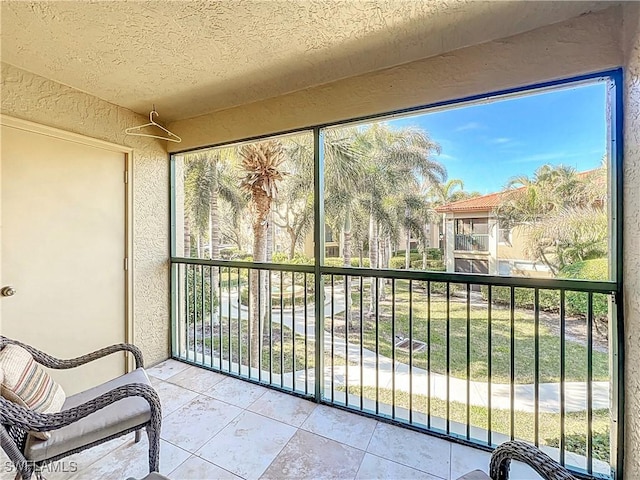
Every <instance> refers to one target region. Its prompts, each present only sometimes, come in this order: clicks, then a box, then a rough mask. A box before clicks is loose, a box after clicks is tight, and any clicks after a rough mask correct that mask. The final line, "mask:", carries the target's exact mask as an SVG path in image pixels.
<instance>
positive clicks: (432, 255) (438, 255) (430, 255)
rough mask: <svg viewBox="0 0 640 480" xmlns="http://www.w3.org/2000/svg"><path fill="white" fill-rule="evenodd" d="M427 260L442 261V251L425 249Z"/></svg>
mask: <svg viewBox="0 0 640 480" xmlns="http://www.w3.org/2000/svg"><path fill="white" fill-rule="evenodd" d="M427 260H442V250H440V249H439V248H427Z"/></svg>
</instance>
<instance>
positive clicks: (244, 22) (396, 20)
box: [0, 0, 612, 122]
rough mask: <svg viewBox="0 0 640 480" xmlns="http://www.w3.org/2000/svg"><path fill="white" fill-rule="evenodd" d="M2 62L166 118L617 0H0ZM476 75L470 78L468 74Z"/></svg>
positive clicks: (432, 51)
mask: <svg viewBox="0 0 640 480" xmlns="http://www.w3.org/2000/svg"><path fill="white" fill-rule="evenodd" d="M0 4H1V8H2V25H1V26H2V30H1V32H0V39H1V41H2V50H1V53H2V56H1V59H2V61H3V62H6V63H9V64H12V65H15V66H17V67H20V68H22V69H25V70H28V71H31V72H33V73H36V74H38V75H41V76H44V77H46V78H50V79H53V80H55V81H57V82H60V83H63V84H66V85H69V86H71V87H74V88H76V89H79V90H82V91H85V92H87V93H90V94H92V95H95V96H98V97H100V98H102V99H104V100H107V101H110V102H112V103H115V104H117V105H121V106H124V107H126V108H129V109H131V110H134V111H136V112H139V113H148V111H149V109H150V107H151V105H152V104H155V105H156V108H157V110H158V111H159V112H160V114H161V118H160V120H161V121H165V122H166V121H168V120H176V119H182V118H188V117H193V116H196V115H200V114H204V113H208V112H212V111H215V110H219V109H224V108H229V107H232V106H236V105H240V104H244V103H250V102H254V101H257V100H262V99H265V98H269V97H274V96H277V95H281V94H284V93H288V92H292V91H296V90H301V89H304V88H308V87H310V86H314V85H319V84H323V83H328V82H331V81H334V80H337V79H340V78H344V77H349V76H353V75H358V74H362V73H366V72H370V71H374V70H379V69H381V68H386V67H390V66H394V65H398V64H401V63H406V62H409V61H412V60H416V59H419V58H425V57H428V56H433V55H437V54H441V53H444V52H447V51H451V50H455V49H457V48H461V47H464V46H468V45H472V44H477V43H482V42H486V41H489V40H493V39H497V38H502V37H506V36H509V35H513V34H516V33H520V32H523V31H526V30H530V29H533V28H536V27H539V26H542V25H546V24H550V23H554V22H559V21H562V20H565V19H567V18H571V17H574V16H577V15H580V14H582V13H585V12H588V11H593V10H599V9H602V8H605V7H609V6H611V5H612V3H610V2H502V1H497V2H482V1H473V0H467V1H464V0H451V1H445V0H430V1H426V0H425V1H408V0H390V1H360V0H351V1H336V0H300V1H261V0H225V1H218V2H214V1H198V2H193V1H180V2H178V1H154V2H148V1H147V2H145V1H136V2H118V1H104V2H85V1H77V2H71V1H70V2H49V1H43V2H25V1H7V0H3V1H1V2H0ZM470 81H472V79H470Z"/></svg>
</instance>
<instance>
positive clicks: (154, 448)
mask: <svg viewBox="0 0 640 480" xmlns="http://www.w3.org/2000/svg"><path fill="white" fill-rule="evenodd" d="M147 437H149V473H151V472H159V471H160V429H159V428H158V429H156V428H154V427H153V426H152V425H149V426H148V427H147Z"/></svg>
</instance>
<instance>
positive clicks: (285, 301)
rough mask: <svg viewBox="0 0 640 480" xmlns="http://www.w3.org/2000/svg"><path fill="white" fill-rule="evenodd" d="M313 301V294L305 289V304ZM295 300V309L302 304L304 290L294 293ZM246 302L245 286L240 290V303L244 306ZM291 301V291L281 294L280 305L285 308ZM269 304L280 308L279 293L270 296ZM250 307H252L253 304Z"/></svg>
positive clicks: (247, 294) (247, 299)
mask: <svg viewBox="0 0 640 480" xmlns="http://www.w3.org/2000/svg"><path fill="white" fill-rule="evenodd" d="M315 301H316V296H315V294H313V293H312V292H311V293H310V292H309V291H307V304H312V303H314V302H315ZM295 302H296V309H297V308H301V307H302V306H303V305H304V292H299V293H297V294H296V298H295ZM248 303H249V289H248V288H246V287H243V288H242V289H241V290H240V304H241V305H244V306H245V307H246V306H247V305H248ZM292 303H293V302H292V299H291V293H290V292H285V293H284V295H283V296H282V306H283V307H284V308H287V307H290V306H291V304H292ZM271 306H272V307H273V308H280V294H277V295H272V296H271ZM251 308H253V306H252V307H251Z"/></svg>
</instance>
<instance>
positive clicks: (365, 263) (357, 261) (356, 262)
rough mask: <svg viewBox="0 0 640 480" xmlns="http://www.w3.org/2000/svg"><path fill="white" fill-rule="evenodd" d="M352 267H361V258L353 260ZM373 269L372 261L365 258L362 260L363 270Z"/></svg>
mask: <svg viewBox="0 0 640 480" xmlns="http://www.w3.org/2000/svg"><path fill="white" fill-rule="evenodd" d="M351 266H352V267H359V266H360V259H359V258H357V257H356V258H351ZM370 267H371V261H370V260H369V259H368V258H363V259H362V268H370Z"/></svg>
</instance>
